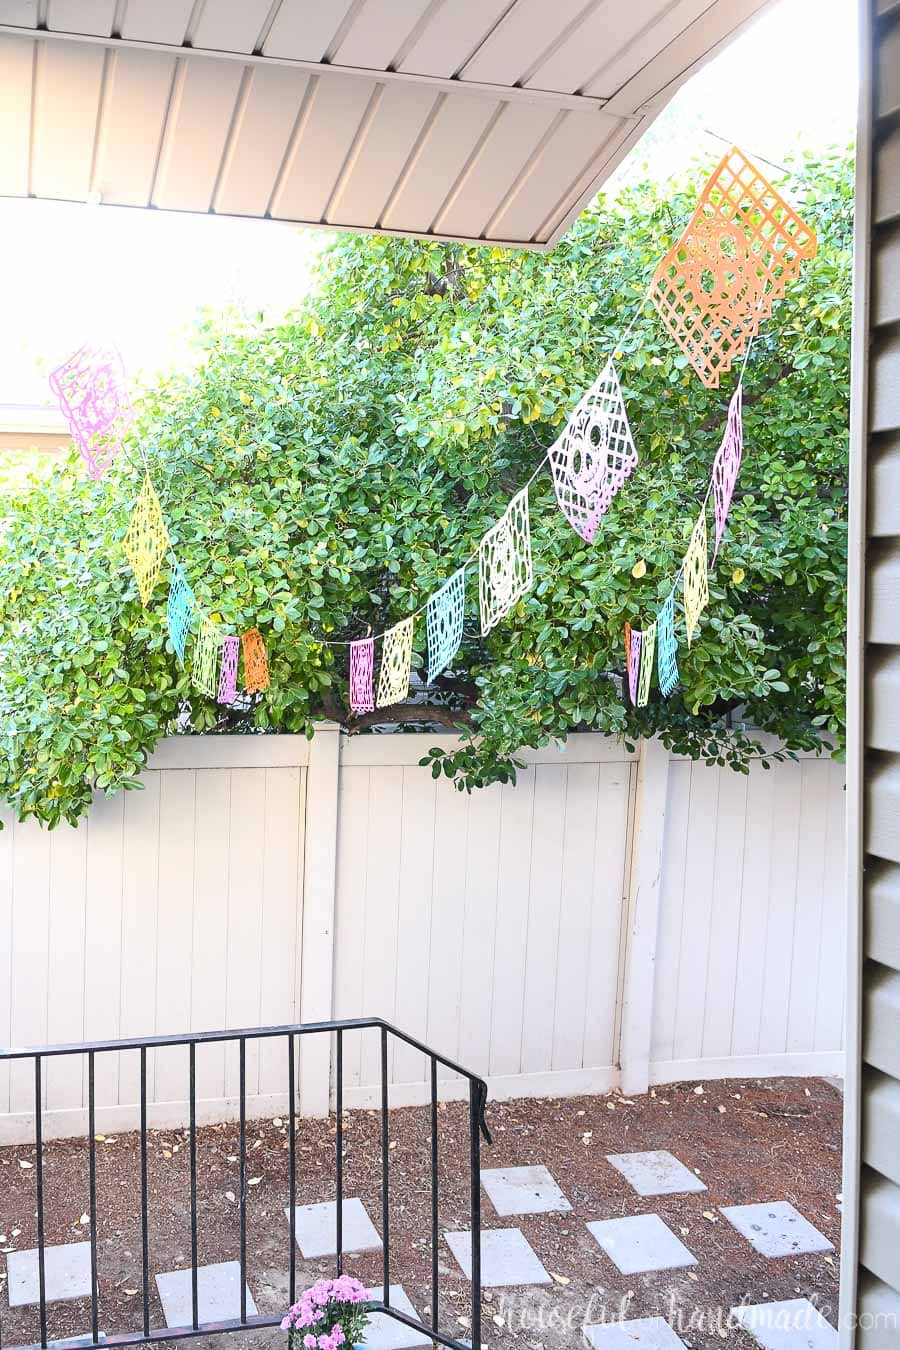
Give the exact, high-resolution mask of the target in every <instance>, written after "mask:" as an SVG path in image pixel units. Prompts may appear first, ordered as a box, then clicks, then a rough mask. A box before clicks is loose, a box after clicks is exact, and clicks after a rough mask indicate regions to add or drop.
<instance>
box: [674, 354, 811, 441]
mask: <svg viewBox="0 0 900 1350" xmlns="http://www.w3.org/2000/svg"><path fill="white" fill-rule="evenodd" d="M793 373H794V364H793V362H792V361H782V363H781V365H780V366H779V367H778V369H777V370H776V371H774V372H773V374H771V375H770V376H769V378H768V379H767V380H765V381H764V382H763V383H762V384H761V385H760V386H759V388H758V389H754V390H752V391H751V392H750V393H749V394H744V395H743V397H742V400H741V401H742V403H743V406H744V407H745V408H746V407H748V406H749V405H750V404H751V403H757V402H758V401H759V400H760V399H761V398H762V397H763V395H764V394H767V393H768V392H769V390H770V389H773V388H774V387H775V385H776V384H780V383H781V381H782V380H786V379H787V377H788V376H789V375H793ZM721 423H722V413H721V410H720V411H718V412H714V413H711V414H710V416H709V417H706V418H704V420H703V421H702V422H701V423H700V424H699V426H698V427H697V430H698V431H712V430H713V428H714V427H718V426H721Z"/></svg>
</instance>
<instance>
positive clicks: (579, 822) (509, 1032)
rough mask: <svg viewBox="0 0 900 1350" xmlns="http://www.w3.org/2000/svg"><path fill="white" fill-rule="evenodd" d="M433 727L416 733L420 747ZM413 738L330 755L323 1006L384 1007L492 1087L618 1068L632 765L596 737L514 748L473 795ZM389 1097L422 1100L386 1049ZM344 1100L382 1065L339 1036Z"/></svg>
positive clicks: (358, 1092) (579, 1084)
mask: <svg viewBox="0 0 900 1350" xmlns="http://www.w3.org/2000/svg"><path fill="white" fill-rule="evenodd" d="M434 739H435V738H433V737H432V738H429V740H428V742H427V743H428V744H429V745H430V744H432V743H433V741H434ZM424 744H425V738H423V737H418V736H397V737H392V738H390V739H388V738H386V737H385V738H374V737H369V738H365V739H363V738H359V739H358V740H354V741H351V742H349V743H348V744H347V746H346V747H345V750H344V755H343V762H342V766H341V797H340V809H339V817H338V818H339V838H338V871H337V897H336V916H335V923H336V929H335V932H336V940H335V1014H336V1015H337V1016H340V1017H344V1016H347V1017H350V1016H353V1017H356V1016H365V1015H368V1014H367V1011H366V1010H368V1009H374V1008H376V1007H377V1008H380V1009H382V1010H383V1015H384V1016H386V1017H388V1018H390V1019H394V1020H396V1021H398V1022H400V1023H402V1024H403V1026H404V1027H406V1028H407V1029H408V1030H409V1031H411V1032H412V1033H413V1034H415V1035H418V1036H421V1037H423V1038H425V1039H428V1040H429V1042H430V1043H431V1044H433V1045H435V1046H436V1047H438V1048H439V1049H441V1050H442V1051H443V1053H444V1054H447V1055H450V1056H451V1057H456V1056H460V1055H461V1056H463V1057H464V1058H466V1057H467V1058H468V1059H469V1060H470V1061H471V1062H473V1063H476V1064H478V1065H480V1066H482V1069H483V1071H485V1072H487V1073H488V1074H489V1075H490V1081H491V1090H492V1092H493V1093H494V1094H495V1095H516V1094H523V1095H524V1094H530V1093H535V1092H548V1093H552V1092H564V1091H570V1092H571V1091H577V1090H585V1091H587V1090H591V1089H592V1088H593V1089H601V1088H605V1087H608V1086H610V1084H611V1083H612V1082H613V1081H614V1080H615V1076H616V1070H615V1063H616V1024H617V1010H618V1005H619V1001H620V964H621V951H620V948H621V942H622V934H623V929H624V925H623V905H624V903H625V897H626V894H627V885H628V878H627V871H628V854H629V844H630V821H629V800H630V794H631V777H632V772H633V765H632V761H631V757H630V756H629V755H628V754H627V752H626V751H625V749H624V747H619V746H616V745H615V744H614V743H612V742H610V741H608V740H606V739H605V738H603V737H597V736H576V737H573V738H571V740H570V743H569V745H568V746H567V747H566V750H565V752H564V753H560V752H559V751H557V750H556V749H553V750H551V751H549V752H542V753H540V754H538V755H529V756H526V758H527V759H528V761H529V762H528V765H527V768H526V769H524V770H523V771H522V772H521V773H520V774H519V781H518V784H517V785H516V786H515V787H512V786H503V787H501V786H499V785H496V786H494V787H491V788H487V789H485V790H482V791H481V792H478V793H474V794H472V795H471V796H470V795H468V794H466V793H461V792H458V791H456V789H455V788H454V787H453V785H452V784H451V783H449V782H447V781H446V780H445V779H439V780H437V781H435V780H434V779H432V777H431V775H430V774H429V773H428V772H427V771H425V770H423V769H422V768H421V767H420V766H419V764H418V761H419V759H420V758H421V756H422V748H421V747H422V746H423V745H424ZM391 1074H392V1083H393V1084H394V1091H393V1094H392V1100H393V1101H395V1102H396V1103H397V1104H400V1103H401V1102H418V1101H423V1100H425V1095H426V1090H427V1084H426V1082H425V1080H424V1077H423V1072H422V1065H421V1063H416V1062H415V1061H414V1060H413V1059H412V1058H411V1057H410V1056H409V1055H407V1054H405V1053H404V1052H403V1050H402V1047H398V1051H397V1054H396V1056H395V1058H394V1059H393V1061H392V1065H391ZM346 1083H347V1087H346V1091H347V1094H348V1096H347V1100H348V1104H356V1105H360V1104H363V1103H369V1102H374V1101H375V1099H376V1096H377V1091H378V1083H379V1071H378V1064H377V1063H376V1062H375V1060H374V1058H373V1057H372V1056H371V1054H369V1055H368V1056H367V1054H366V1052H365V1050H363V1051H362V1053H361V1054H358V1055H356V1056H355V1057H354V1055H353V1051H352V1049H351V1047H350V1046H349V1045H348V1062H347V1071H346Z"/></svg>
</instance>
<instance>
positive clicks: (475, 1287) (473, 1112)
mask: <svg viewBox="0 0 900 1350" xmlns="http://www.w3.org/2000/svg"><path fill="white" fill-rule="evenodd" d="M480 1102H481V1099H480V1097H479V1095H478V1089H477V1085H476V1084H475V1082H474V1081H473V1080H472V1079H471V1078H470V1079H469V1155H470V1157H469V1166H470V1168H471V1207H472V1350H481V1135H480V1133H479V1129H480V1124H481V1119H480V1112H481V1105H480Z"/></svg>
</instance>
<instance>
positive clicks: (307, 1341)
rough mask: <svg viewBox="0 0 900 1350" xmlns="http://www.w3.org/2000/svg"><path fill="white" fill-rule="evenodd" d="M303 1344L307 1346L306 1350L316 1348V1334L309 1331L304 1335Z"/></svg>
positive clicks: (314, 1349)
mask: <svg viewBox="0 0 900 1350" xmlns="http://www.w3.org/2000/svg"><path fill="white" fill-rule="evenodd" d="M303 1344H304V1345H305V1346H306V1350H316V1338H315V1336H311V1335H310V1334H309V1332H307V1334H306V1335H305V1336H304V1337H303Z"/></svg>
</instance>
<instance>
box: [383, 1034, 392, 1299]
mask: <svg viewBox="0 0 900 1350" xmlns="http://www.w3.org/2000/svg"><path fill="white" fill-rule="evenodd" d="M389 1145H390V1139H389V1136H388V1034H387V1027H382V1028H381V1240H382V1243H383V1244H384V1246H383V1251H384V1298H383V1301H384V1306H385V1307H386V1308H389V1307H390V1306H391V1228H390V1224H391V1214H390V1203H389V1201H390V1194H389V1189H388V1152H389Z"/></svg>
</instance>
